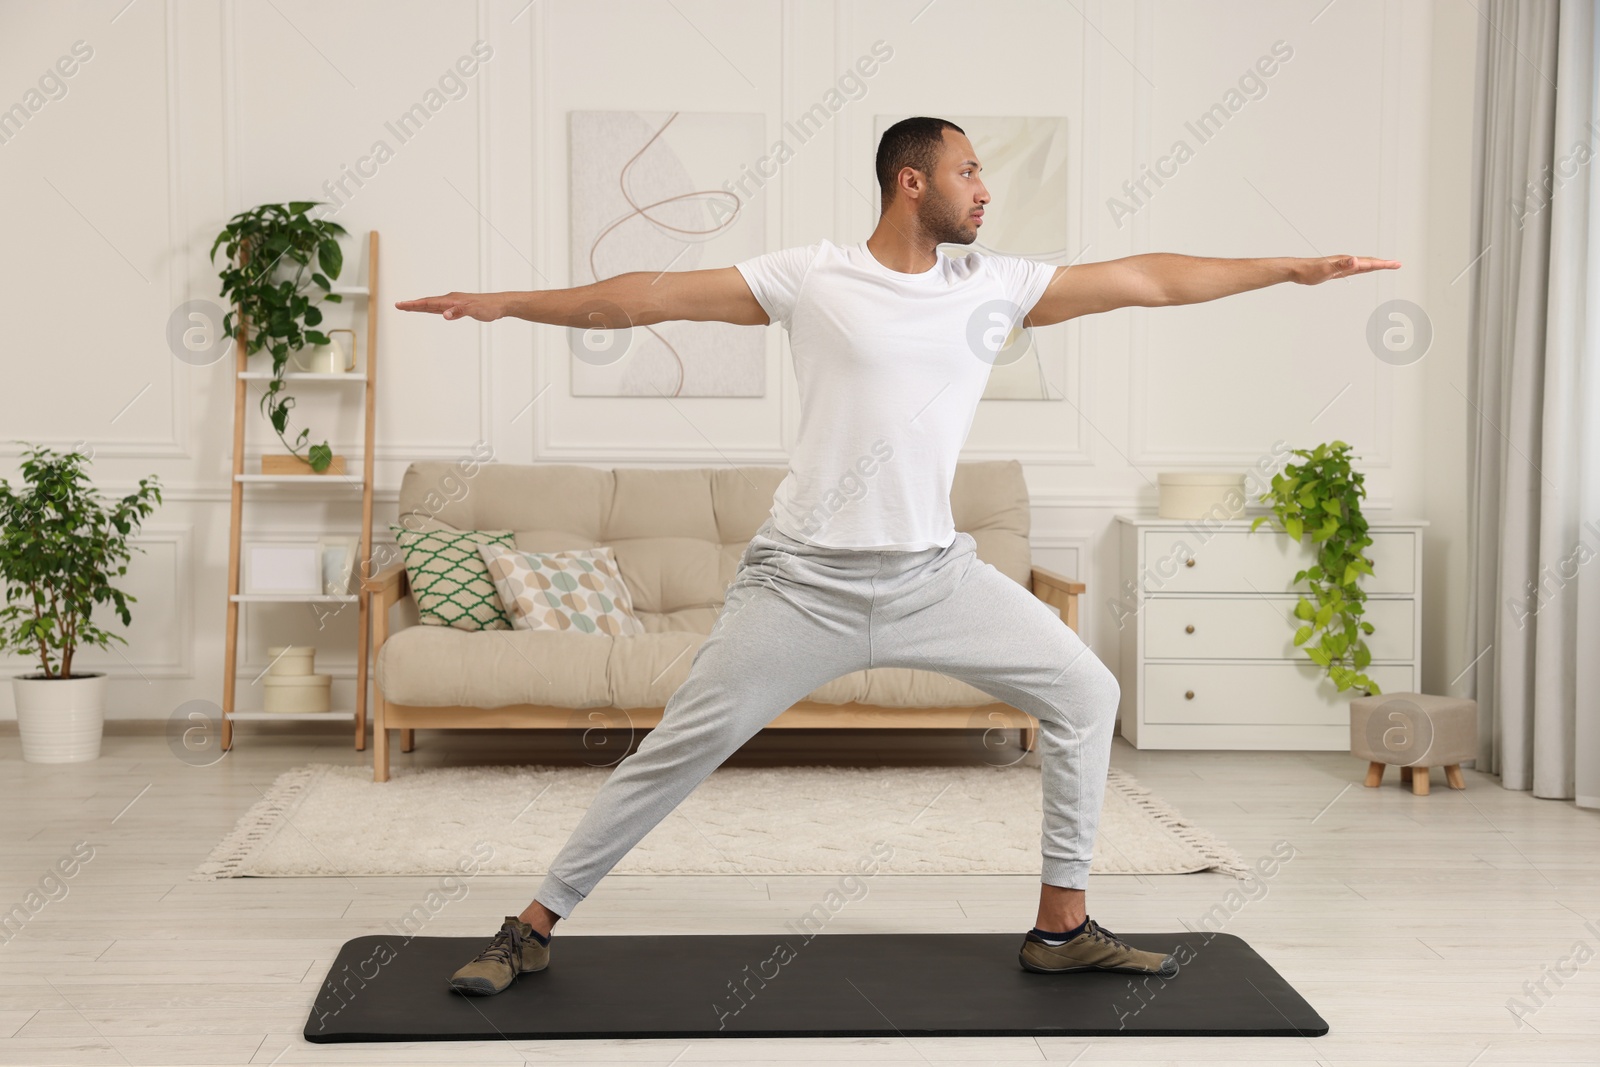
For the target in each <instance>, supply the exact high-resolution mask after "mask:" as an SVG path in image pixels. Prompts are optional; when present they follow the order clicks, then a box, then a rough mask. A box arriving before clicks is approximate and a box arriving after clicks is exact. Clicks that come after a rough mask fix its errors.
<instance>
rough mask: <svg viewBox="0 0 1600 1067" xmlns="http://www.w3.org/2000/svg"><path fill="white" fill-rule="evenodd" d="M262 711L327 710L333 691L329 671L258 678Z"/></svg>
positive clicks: (298, 712)
mask: <svg viewBox="0 0 1600 1067" xmlns="http://www.w3.org/2000/svg"><path fill="white" fill-rule="evenodd" d="M261 684H262V685H263V686H265V687H266V688H265V689H264V690H263V691H262V694H263V695H262V698H261V699H262V704H261V708H262V710H263V711H274V712H279V713H282V714H289V715H297V714H302V713H304V712H308V711H327V710H328V708H329V703H328V698H329V694H331V693H332V691H333V675H331V674H285V675H281V676H275V675H272V674H268V675H267V676H266V677H264V678H262V679H261Z"/></svg>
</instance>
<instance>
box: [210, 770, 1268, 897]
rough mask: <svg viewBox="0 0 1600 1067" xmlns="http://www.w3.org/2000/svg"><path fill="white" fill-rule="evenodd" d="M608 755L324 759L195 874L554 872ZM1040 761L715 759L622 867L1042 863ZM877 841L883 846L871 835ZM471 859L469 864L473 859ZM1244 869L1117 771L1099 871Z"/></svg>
mask: <svg viewBox="0 0 1600 1067" xmlns="http://www.w3.org/2000/svg"><path fill="white" fill-rule="evenodd" d="M611 772H612V768H611V767H570V766H568V767H557V766H549V765H535V766H521V767H492V766H491V767H439V768H420V769H399V770H396V771H395V772H394V776H393V778H392V779H391V780H390V781H388V782H386V783H382V784H379V783H375V782H373V781H372V771H371V768H368V767H361V766H353V767H352V766H334V765H330V764H311V765H307V766H303V767H296V768H294V769H293V770H290V771H286V772H285V773H284V774H282V775H280V776H279V778H278V779H277V781H276V782H274V783H273V785H272V787H271V788H270V789H269V790H268V791H267V792H266V794H265V795H264V796H263V799H262V800H261V801H260V802H259V803H257V804H256V805H255V806H254V807H253V808H251V810H250V811H248V812H247V813H245V815H244V816H243V818H241V819H240V820H239V822H238V825H237V826H235V827H234V829H233V831H232V832H231V833H230V834H228V836H227V837H226V838H224V839H223V841H222V842H221V843H220V844H219V845H218V846H217V847H216V849H215V850H214V851H213V852H212V854H211V856H210V857H209V858H208V859H207V860H206V862H205V863H203V864H201V865H200V867H198V868H197V869H196V870H195V872H194V874H193V875H192V876H191V877H192V879H194V880H198V881H206V880H212V879H218V878H244V877H303V876H319V875H434V874H441V875H442V874H459V873H461V871H462V870H463V867H462V866H461V865H462V864H463V863H467V864H469V865H470V864H472V863H476V864H478V867H477V870H476V873H478V874H503V875H542V874H543V873H544V872H545V870H546V868H547V865H548V863H549V861H550V860H551V859H552V858H553V857H554V856H555V854H556V853H557V851H559V849H560V847H561V845H562V844H563V843H564V842H565V841H566V839H567V836H568V835H569V834H570V833H571V832H572V830H573V828H574V827H575V826H577V824H578V820H579V819H580V818H582V816H583V813H584V810H585V809H586V808H587V807H588V805H589V802H590V800H591V799H593V797H594V795H595V792H596V790H598V789H599V788H600V785H601V783H602V782H604V781H605V779H606V778H607V777H608V776H609V775H610V774H611ZM1040 804H1041V795H1040V779H1039V768H1038V767H1029V766H1025V765H1012V766H1005V767H999V766H993V765H982V766H956V767H940V766H935V767H924V766H917V767H890V766H879V767H837V766H829V765H807V766H786V767H726V766H724V767H719V768H718V769H717V770H715V771H713V772H712V773H711V775H710V776H709V777H708V778H706V780H705V781H703V782H702V783H701V784H700V785H699V787H698V788H696V789H695V790H694V791H693V792H692V793H690V794H689V796H688V798H687V799H685V800H684V801H683V803H682V804H680V805H679V806H678V808H677V809H676V810H674V811H673V812H671V813H670V814H669V815H668V816H667V817H666V818H665V819H663V820H662V821H661V822H659V823H657V824H656V826H654V827H653V828H652V829H651V830H650V832H649V833H647V834H646V835H645V836H644V838H643V839H642V840H641V841H640V842H639V843H638V844H637V845H635V846H634V848H633V849H632V850H631V851H630V852H628V853H627V854H626V855H625V856H623V858H622V860H621V861H620V862H618V864H617V865H616V866H615V867H613V868H612V872H613V873H615V874H719V875H751V874H846V873H851V872H854V871H856V870H857V869H858V868H857V867H856V863H857V861H858V860H859V859H860V858H861V857H862V856H864V855H876V856H877V857H879V858H880V859H881V857H882V856H883V853H884V848H883V847H884V845H887V846H888V847H889V848H891V849H892V850H893V852H892V856H891V857H890V858H888V859H887V860H884V861H883V865H882V867H881V868H880V869H881V870H882V871H884V872H885V873H892V874H1031V875H1034V876H1038V874H1039V872H1040V854H1039V833H1040V810H1041V808H1040ZM878 842H882V844H878V845H877V852H876V853H874V852H873V849H874V845H875V844H876V843H878ZM466 869H469V870H470V869H471V867H470V866H469V867H467V868H466ZM1206 870H1215V871H1220V872H1223V873H1226V874H1232V875H1235V876H1243V875H1245V874H1246V873H1248V871H1249V868H1248V867H1247V866H1246V864H1245V862H1244V860H1243V859H1242V858H1241V857H1240V856H1239V854H1238V853H1237V852H1235V851H1234V850H1233V849H1232V848H1230V847H1229V846H1228V845H1226V844H1224V843H1223V842H1221V841H1219V840H1217V839H1216V838H1214V837H1212V836H1211V835H1210V834H1209V833H1207V832H1206V831H1204V830H1202V829H1201V828H1199V827H1197V826H1194V825H1193V824H1191V823H1189V822H1188V821H1186V820H1185V819H1184V818H1183V816H1182V815H1180V814H1179V813H1178V812H1177V811H1175V810H1174V809H1173V808H1172V807H1171V806H1170V805H1168V804H1166V803H1165V802H1163V801H1162V800H1161V799H1160V798H1159V797H1157V796H1155V795H1153V794H1152V793H1151V792H1150V791H1149V790H1147V789H1145V788H1144V787H1142V786H1140V785H1139V783H1138V782H1137V781H1136V780H1135V779H1134V778H1133V777H1131V776H1130V775H1128V774H1126V773H1124V772H1122V771H1119V770H1117V769H1116V768H1112V770H1111V774H1110V778H1109V780H1108V782H1107V785H1106V794H1105V805H1104V808H1103V810H1102V813H1101V818H1100V827H1099V835H1098V838H1097V840H1096V844H1095V851H1094V861H1093V865H1092V866H1091V868H1090V871H1091V873H1093V874H1187V873H1192V872H1195V871H1206Z"/></svg>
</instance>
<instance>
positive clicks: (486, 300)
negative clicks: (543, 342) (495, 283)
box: [394, 293, 506, 322]
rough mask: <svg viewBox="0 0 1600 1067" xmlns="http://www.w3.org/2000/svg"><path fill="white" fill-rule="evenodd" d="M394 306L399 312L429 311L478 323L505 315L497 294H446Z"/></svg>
mask: <svg viewBox="0 0 1600 1067" xmlns="http://www.w3.org/2000/svg"><path fill="white" fill-rule="evenodd" d="M394 306H395V307H397V308H399V309H400V310H401V311H429V312H432V313H433V314H435V315H443V316H444V317H445V318H447V319H477V320H478V321H479V322H493V321H494V320H495V319H498V318H500V317H502V316H504V315H505V313H506V308H505V303H504V301H502V300H501V299H500V294H498V293H446V294H445V295H444V296H425V297H423V298H422V299H420V300H399V301H396V302H395V305H394Z"/></svg>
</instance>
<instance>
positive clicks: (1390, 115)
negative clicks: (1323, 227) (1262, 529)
mask: <svg viewBox="0 0 1600 1067" xmlns="http://www.w3.org/2000/svg"><path fill="white" fill-rule="evenodd" d="M1397 8H1398V5H1396V4H1385V5H1384V6H1383V16H1382V18H1383V34H1382V37H1383V40H1382V44H1381V46H1380V49H1381V54H1382V57H1383V58H1382V69H1381V70H1380V71H1379V77H1380V78H1381V80H1382V85H1383V94H1382V96H1383V100H1384V106H1382V107H1380V108H1379V109H1378V110H1379V123H1380V125H1379V134H1378V142H1379V157H1380V158H1379V160H1378V163H1377V172H1378V174H1379V175H1380V180H1379V185H1378V197H1377V203H1376V204H1375V206H1374V210H1375V212H1376V214H1377V217H1378V220H1379V221H1378V227H1377V229H1378V243H1379V244H1380V245H1381V246H1383V247H1386V248H1395V247H1397V241H1398V238H1399V229H1398V226H1397V219H1398V212H1397V210H1396V205H1397V204H1398V203H1399V193H1400V183H1399V174H1398V172H1399V166H1400V152H1399V137H1400V130H1399V124H1400V120H1399V118H1398V117H1397V113H1398V111H1399V109H1398V108H1397V107H1396V106H1393V102H1394V100H1395V98H1396V97H1397V96H1398V95H1399V92H1400V89H1399V85H1400V69H1401V68H1400V63H1401V62H1402V58H1403V52H1404V51H1405V49H1404V48H1403V40H1402V37H1401V34H1400V29H1401V26H1400V16H1399V14H1398V12H1397ZM1134 24H1135V34H1134V46H1133V51H1134V55H1135V57H1136V60H1135V61H1136V62H1137V64H1138V67H1139V69H1140V70H1149V71H1152V72H1153V67H1154V62H1155V27H1156V17H1155V10H1154V0H1137V3H1136V4H1135V7H1134ZM1424 103H1425V101H1424ZM1153 111H1154V97H1153V91H1152V87H1151V86H1150V85H1149V84H1147V83H1145V82H1144V79H1142V78H1141V79H1137V81H1136V83H1135V85H1134V91H1133V137H1132V139H1131V148H1132V152H1131V157H1130V162H1129V173H1130V174H1137V173H1138V169H1139V165H1140V164H1141V163H1142V162H1144V161H1146V160H1150V159H1154V158H1156V156H1158V155H1159V154H1160V151H1161V149H1159V148H1158V147H1157V146H1156V144H1155V143H1154V140H1153V138H1154V122H1153V118H1152V114H1153ZM1141 154H1142V156H1143V158H1142V159H1141V158H1140V156H1141ZM1132 223H1133V227H1134V229H1133V237H1134V239H1135V246H1136V247H1140V248H1148V247H1149V246H1150V213H1149V211H1145V210H1141V211H1138V212H1136V213H1135V214H1134V216H1133V220H1132ZM1129 334H1130V344H1129V359H1128V364H1129V383H1128V385H1129V388H1128V455H1127V460H1128V462H1129V463H1131V464H1133V465H1134V466H1135V467H1139V466H1144V465H1151V466H1154V465H1160V466H1163V467H1168V468H1173V469H1180V470H1182V469H1190V468H1205V467H1216V466H1223V467H1226V466H1236V465H1242V466H1246V467H1248V466H1250V465H1251V464H1253V463H1255V462H1256V460H1257V459H1259V458H1260V456H1259V455H1257V454H1252V453H1251V452H1250V451H1249V450H1247V449H1225V448H1217V449H1209V450H1207V449H1190V448H1185V449H1183V450H1182V451H1176V452H1172V451H1157V450H1154V449H1152V448H1151V447H1150V446H1149V444H1148V441H1147V439H1146V429H1147V427H1148V426H1149V424H1150V423H1151V422H1152V421H1154V420H1152V419H1151V418H1150V416H1149V413H1148V412H1147V411H1146V410H1145V407H1144V401H1145V399H1146V398H1147V397H1148V396H1149V390H1148V389H1147V388H1146V383H1147V381H1148V377H1149V369H1150V367H1149V364H1150V332H1149V326H1148V322H1147V320H1146V318H1145V316H1142V315H1136V316H1134V317H1133V320H1132V322H1131V323H1130V326H1129ZM1374 363H1378V361H1377V360H1374ZM1393 370H1394V369H1393V368H1392V367H1389V366H1387V365H1384V364H1380V365H1378V366H1376V367H1375V369H1374V372H1373V396H1372V398H1371V412H1372V422H1373V431H1374V435H1375V437H1376V441H1377V446H1376V447H1375V448H1372V449H1368V450H1367V451H1366V452H1365V453H1364V454H1363V464H1364V466H1365V468H1367V469H1389V468H1392V467H1393V466H1394V450H1393V440H1394V426H1393V423H1394V403H1393V390H1392V389H1390V388H1386V387H1385V385H1386V382H1387V381H1388V380H1390V378H1391V376H1392V374H1393Z"/></svg>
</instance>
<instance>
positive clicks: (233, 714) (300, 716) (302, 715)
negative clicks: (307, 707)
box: [227, 708, 356, 722]
mask: <svg viewBox="0 0 1600 1067" xmlns="http://www.w3.org/2000/svg"><path fill="white" fill-rule="evenodd" d="M227 714H228V718H230V719H232V720H233V721H234V722H296V721H298V722H354V721H355V718H356V713H355V710H354V709H353V708H344V709H335V710H333V711H230V712H228V713H227Z"/></svg>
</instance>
